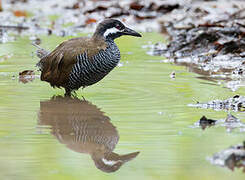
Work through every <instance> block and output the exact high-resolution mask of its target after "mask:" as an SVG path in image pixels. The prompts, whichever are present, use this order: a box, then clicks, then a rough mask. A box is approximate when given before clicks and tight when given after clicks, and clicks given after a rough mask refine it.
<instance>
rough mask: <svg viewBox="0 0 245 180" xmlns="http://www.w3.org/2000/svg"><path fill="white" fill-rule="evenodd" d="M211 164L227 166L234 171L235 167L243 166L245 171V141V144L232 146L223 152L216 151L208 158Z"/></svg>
mask: <svg viewBox="0 0 245 180" xmlns="http://www.w3.org/2000/svg"><path fill="white" fill-rule="evenodd" d="M208 160H209V161H210V162H211V164H214V165H217V166H221V167H227V168H229V169H231V170H232V171H234V169H235V168H242V169H243V172H245V141H244V142H243V144H239V145H235V146H231V147H229V148H228V149H225V150H223V151H221V152H218V153H215V154H214V155H213V156H212V157H210V158H208Z"/></svg>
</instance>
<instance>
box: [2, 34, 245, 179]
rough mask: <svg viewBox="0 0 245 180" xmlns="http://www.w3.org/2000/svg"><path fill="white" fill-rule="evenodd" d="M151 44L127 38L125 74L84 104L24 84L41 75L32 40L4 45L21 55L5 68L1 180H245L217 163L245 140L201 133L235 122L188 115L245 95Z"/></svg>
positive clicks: (217, 115) (213, 114) (123, 43)
mask: <svg viewBox="0 0 245 180" xmlns="http://www.w3.org/2000/svg"><path fill="white" fill-rule="evenodd" d="M68 38H69V37H68ZM149 39H151V41H152V42H156V41H158V40H159V39H162V37H161V36H160V35H157V34H145V35H144V38H142V39H135V38H121V39H119V40H118V41H117V43H118V45H119V47H120V49H121V52H122V60H121V63H122V64H121V66H120V67H117V68H116V69H115V70H113V71H112V72H111V73H110V74H109V75H108V76H107V77H106V78H105V79H104V80H103V81H101V82H99V83H98V84H96V85H94V86H91V87H88V88H86V89H84V90H80V91H79V92H78V93H77V99H66V98H62V97H57V96H59V95H63V94H64V92H63V90H60V89H52V88H51V87H50V86H49V85H48V84H47V83H45V82H41V81H40V80H39V78H36V79H35V80H33V81H32V82H30V83H26V84H23V83H21V82H19V80H18V78H17V75H18V72H20V71H23V70H26V69H34V64H35V62H36V61H37V58H36V57H32V53H31V52H33V51H34V48H33V47H32V46H31V45H30V44H29V40H28V39H27V38H22V39H18V40H17V41H16V42H12V43H11V42H9V43H7V44H1V45H0V46H1V49H0V56H1V57H2V55H8V54H12V57H11V58H7V59H4V60H3V61H2V62H1V63H0V166H1V168H0V176H1V179H18V180H19V179H83V178H84V179H126V178H127V179H147V180H148V179H188V180H190V179H227V180H228V179H243V178H244V174H243V173H242V171H241V170H237V169H236V170H235V171H234V172H232V171H231V170H229V169H227V168H222V167H218V166H214V165H212V164H211V163H210V162H209V161H208V160H207V158H208V157H210V156H212V155H213V154H214V153H215V152H218V151H220V150H222V149H225V148H227V147H229V146H230V145H233V144H237V143H241V142H242V141H243V140H244V132H240V129H239V128H235V129H233V130H232V132H227V130H226V128H225V127H224V126H214V127H209V128H206V129H205V130H202V129H201V128H193V125H194V123H195V122H197V121H198V120H199V119H200V118H201V117H202V116H203V115H206V116H207V117H208V118H212V119H225V118H226V116H227V113H228V112H224V111H214V110H211V109H208V110H207V109H197V108H193V107H188V106H187V104H190V103H195V102H196V100H198V101H200V102H207V101H210V100H212V99H227V98H229V97H232V96H234V95H235V94H241V95H244V93H243V91H244V89H243V87H241V88H240V89H238V90H237V91H236V92H232V91H231V90H230V89H227V88H224V87H222V85H219V84H218V83H216V82H209V81H206V80H204V79H200V78H197V77H198V75H197V74H195V73H192V72H188V71H187V70H186V68H185V67H182V66H175V65H174V64H170V63H162V61H161V60H162V59H163V58H161V57H153V56H148V55H146V52H145V50H144V49H142V48H141V47H142V45H143V44H147V43H148V40H149ZM63 40H64V39H61V38H57V37H51V38H48V39H47V38H46V39H45V38H44V39H43V44H42V46H43V47H44V48H47V49H52V48H53V47H55V46H56V44H58V43H59V42H61V41H63ZM173 71H175V73H176V78H174V79H173V78H170V76H169V75H170V74H171V73H172V72H173ZM13 75H15V78H12V76H13ZM54 96H55V97H54ZM83 97H84V98H85V99H86V100H84V98H83ZM232 114H233V115H234V116H236V117H237V118H239V119H240V120H241V121H243V119H244V118H245V116H244V114H243V113H241V112H232ZM138 152H139V153H138ZM112 171H115V172H114V173H107V172H112Z"/></svg>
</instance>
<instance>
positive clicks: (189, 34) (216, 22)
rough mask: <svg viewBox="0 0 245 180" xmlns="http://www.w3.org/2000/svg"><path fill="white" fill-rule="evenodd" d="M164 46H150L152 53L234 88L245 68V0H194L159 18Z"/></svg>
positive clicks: (240, 84) (239, 84) (240, 81)
mask: <svg viewBox="0 0 245 180" xmlns="http://www.w3.org/2000/svg"><path fill="white" fill-rule="evenodd" d="M159 22H160V23H161V31H162V33H164V34H167V35H168V36H169V41H170V42H169V43H168V44H167V46H166V45H164V44H161V43H158V44H155V45H150V46H148V48H150V51H149V52H148V53H149V54H151V55H160V56H164V57H167V60H168V62H173V63H175V64H177V65H184V66H186V67H188V70H189V71H191V72H195V73H198V74H200V75H201V76H200V78H203V79H206V80H212V81H217V82H218V81H220V80H224V81H222V83H223V82H225V86H226V87H228V88H230V89H232V90H233V91H235V90H237V89H238V88H239V87H240V86H244V84H243V83H242V81H243V79H244V75H245V73H244V70H245V53H244V52H245V2H244V1H228V0H218V1H207V2H205V1H195V2H193V3H191V4H188V3H187V4H186V5H185V6H183V7H181V8H178V9H175V10H173V11H172V12H170V13H169V14H165V15H164V16H162V17H161V18H159Z"/></svg>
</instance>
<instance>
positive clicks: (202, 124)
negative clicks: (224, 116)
mask: <svg viewBox="0 0 245 180" xmlns="http://www.w3.org/2000/svg"><path fill="white" fill-rule="evenodd" d="M216 121H217V120H213V119H207V118H206V116H202V118H201V119H200V120H199V126H200V127H201V128H202V129H203V130H204V129H206V128H207V127H211V126H214V125H215V122H216Z"/></svg>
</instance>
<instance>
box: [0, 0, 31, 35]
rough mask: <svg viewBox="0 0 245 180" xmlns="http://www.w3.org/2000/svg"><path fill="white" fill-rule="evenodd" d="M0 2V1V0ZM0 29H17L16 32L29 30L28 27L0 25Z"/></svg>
mask: <svg viewBox="0 0 245 180" xmlns="http://www.w3.org/2000/svg"><path fill="white" fill-rule="evenodd" d="M0 2H1V0H0ZM0 29H18V30H20V29H24V30H26V29H29V27H27V26H12V25H6V26H5V25H0Z"/></svg>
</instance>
